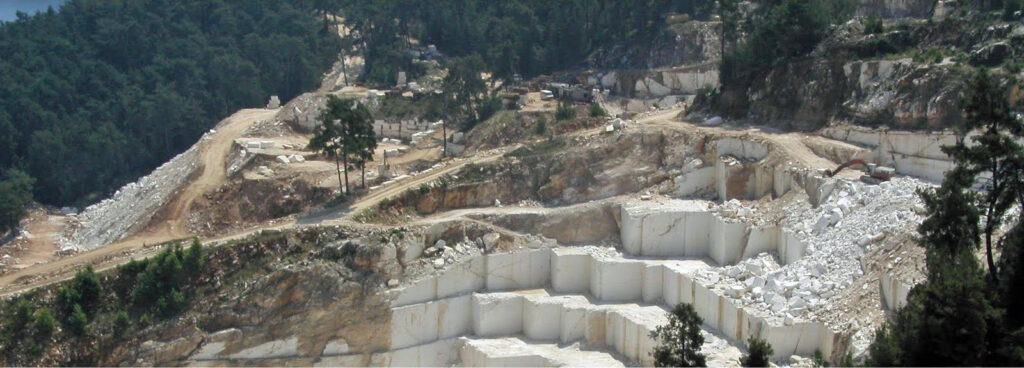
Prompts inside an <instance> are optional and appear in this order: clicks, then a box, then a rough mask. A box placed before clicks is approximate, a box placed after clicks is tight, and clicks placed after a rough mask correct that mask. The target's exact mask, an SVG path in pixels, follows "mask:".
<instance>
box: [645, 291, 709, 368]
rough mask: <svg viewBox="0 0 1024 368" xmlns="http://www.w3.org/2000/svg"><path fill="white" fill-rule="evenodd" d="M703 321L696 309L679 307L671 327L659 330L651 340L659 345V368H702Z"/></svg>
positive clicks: (656, 350) (656, 355)
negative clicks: (701, 328)
mask: <svg viewBox="0 0 1024 368" xmlns="http://www.w3.org/2000/svg"><path fill="white" fill-rule="evenodd" d="M703 322H704V320H703V319H702V318H700V315H698V314H697V311H696V310H695V309H693V305H691V304H684V303H679V304H676V306H675V308H673V309H672V313H669V314H668V324H666V325H662V326H658V328H657V329H655V330H654V331H653V332H651V338H653V339H656V340H657V341H658V346H656V347H655V348H654V353H653V354H654V365H655V366H656V367H703V366H705V365H707V364H706V363H705V357H704V354H701V353H700V346H701V345H702V344H704V336H701V334H700V331H701V330H700V325H701V323H703Z"/></svg>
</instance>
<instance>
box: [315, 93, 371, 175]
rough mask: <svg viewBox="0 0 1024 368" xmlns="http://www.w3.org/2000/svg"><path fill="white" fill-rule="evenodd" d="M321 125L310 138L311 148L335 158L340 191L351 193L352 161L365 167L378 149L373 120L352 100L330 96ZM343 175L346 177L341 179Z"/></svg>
mask: <svg viewBox="0 0 1024 368" xmlns="http://www.w3.org/2000/svg"><path fill="white" fill-rule="evenodd" d="M317 120H318V121H319V122H320V124H319V125H317V127H316V128H315V129H314V130H313V137H311V138H310V139H309V148H310V149H313V150H314V151H317V152H320V153H321V154H323V155H324V156H327V157H328V158H333V159H334V162H335V164H336V168H337V174H338V190H339V191H340V192H341V193H343V194H348V193H351V192H350V189H349V187H348V170H342V167H346V168H347V167H348V164H349V161H352V162H354V163H355V164H356V165H357V166H359V167H363V165H365V163H366V162H368V161H370V160H372V159H373V150H374V149H376V148H377V136H376V133H375V132H374V130H373V118H372V117H371V115H370V110H369V109H367V108H366V106H365V105H363V104H361V103H358V102H356V101H355V100H353V99H342V98H339V97H337V96H334V95H328V96H327V107H326V108H325V109H324V110H323V111H321V112H320V116H318V118H317ZM342 172H344V174H345V178H344V179H342V177H341V175H342Z"/></svg>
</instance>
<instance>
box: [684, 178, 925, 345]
mask: <svg viewBox="0 0 1024 368" xmlns="http://www.w3.org/2000/svg"><path fill="white" fill-rule="evenodd" d="M928 186H929V184H926V183H923V182H921V181H918V180H916V179H911V178H895V179H893V180H892V181H889V182H883V183H881V184H880V185H866V184H864V183H861V182H857V181H843V180H840V181H837V182H836V186H835V189H834V190H833V191H832V194H831V195H830V196H829V197H828V198H827V199H826V200H824V201H823V203H822V204H821V205H820V206H818V207H817V208H812V207H811V206H810V204H809V203H807V202H806V201H793V202H792V203H790V204H787V205H786V206H785V207H784V212H785V213H786V214H788V216H787V217H785V218H784V219H783V220H782V222H783V224H782V225H783V226H784V227H785V228H787V229H789V230H791V231H793V232H794V233H795V235H796V237H797V239H799V240H800V241H801V242H802V243H803V244H805V245H806V249H805V252H804V254H803V257H802V258H800V259H799V260H796V261H795V262H792V263H790V264H787V265H780V264H779V263H778V261H777V260H776V259H775V258H774V257H772V256H771V255H769V254H767V253H762V254H761V255H759V256H758V257H755V258H748V259H745V260H743V261H741V262H739V263H737V264H735V265H732V266H727V267H723V268H720V269H717V270H706V271H704V272H703V273H701V274H699V278H701V279H703V280H706V281H707V282H708V284H714V285H716V286H715V288H716V289H721V290H725V292H726V294H728V295H732V296H734V297H737V298H738V299H739V300H741V301H742V302H743V304H744V305H745V306H748V307H754V308H755V309H756V310H759V311H762V312H763V313H764V316H765V317H766V318H768V319H769V320H774V321H777V322H782V323H785V324H792V323H794V322H796V321H801V320H815V321H822V322H824V323H826V325H829V326H831V327H833V328H836V329H841V330H848V331H851V332H854V333H856V335H857V336H856V337H855V338H858V339H859V338H868V339H870V336H869V335H870V333H858V332H860V331H868V332H870V331H873V326H856V325H855V324H856V321H854V322H851V320H850V319H835V320H832V319H833V318H834V316H835V315H837V314H836V313H829V312H830V311H831V309H832V308H833V306H834V305H836V304H837V303H834V300H832V299H833V298H835V297H837V296H838V295H839V294H840V293H841V292H842V290H843V289H844V288H846V287H847V286H849V285H850V284H851V283H853V281H854V279H855V278H857V277H859V276H861V275H863V270H862V267H861V257H862V256H863V255H864V253H865V251H867V250H870V249H872V248H873V247H877V246H880V243H881V241H882V240H883V239H885V238H886V237H887V236H890V235H892V234H899V233H905V232H910V231H913V227H914V226H915V225H916V224H918V223H920V222H921V221H922V220H923V218H922V217H921V215H920V214H919V212H920V206H921V201H920V198H919V197H918V195H917V193H916V190H918V189H920V188H925V187H928ZM721 209H728V210H729V211H734V212H741V213H742V215H743V216H756V213H753V210H751V209H747V208H744V207H742V206H737V204H735V203H728V202H727V203H726V204H723V205H722V206H721ZM851 324H854V325H853V326H851Z"/></svg>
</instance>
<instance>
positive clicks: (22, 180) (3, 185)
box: [0, 169, 35, 234]
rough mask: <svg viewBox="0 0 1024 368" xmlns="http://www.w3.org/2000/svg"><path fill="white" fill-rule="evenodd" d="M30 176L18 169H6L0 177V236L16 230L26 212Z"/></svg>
mask: <svg viewBox="0 0 1024 368" xmlns="http://www.w3.org/2000/svg"><path fill="white" fill-rule="evenodd" d="M34 182H35V180H34V179H32V178H31V177H30V176H28V175H27V174H25V173H24V172H23V171H21V170H18V169H7V170H5V171H4V173H3V176H2V177H0V234H3V233H5V232H8V231H13V230H14V229H17V228H18V223H19V222H20V221H21V219H22V218H23V217H25V215H27V214H28V212H27V211H26V210H25V206H27V205H28V204H29V202H31V201H32V185H33V183H34Z"/></svg>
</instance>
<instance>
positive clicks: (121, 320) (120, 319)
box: [114, 311, 132, 333]
mask: <svg viewBox="0 0 1024 368" xmlns="http://www.w3.org/2000/svg"><path fill="white" fill-rule="evenodd" d="M131 324H132V321H131V318H130V317H128V312H125V311H120V312H117V314H115V315H114V329H115V331H117V332H118V333H121V332H124V331H125V330H127V329H128V328H129V327H131Z"/></svg>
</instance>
